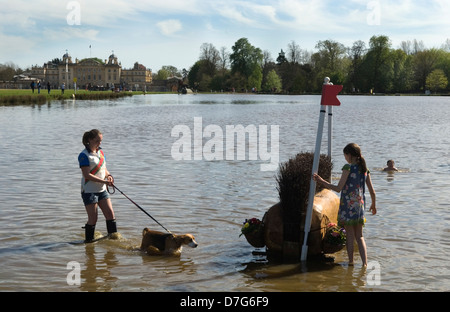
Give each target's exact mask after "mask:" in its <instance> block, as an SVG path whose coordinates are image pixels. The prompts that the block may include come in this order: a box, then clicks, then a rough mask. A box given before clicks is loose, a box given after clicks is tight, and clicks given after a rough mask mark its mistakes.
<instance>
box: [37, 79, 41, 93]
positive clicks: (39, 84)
mask: <svg viewBox="0 0 450 312" xmlns="http://www.w3.org/2000/svg"><path fill="white" fill-rule="evenodd" d="M37 88H38V94H41V82H40V81H38V83H37Z"/></svg>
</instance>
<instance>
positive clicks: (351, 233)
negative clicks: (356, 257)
mask: <svg viewBox="0 0 450 312" xmlns="http://www.w3.org/2000/svg"><path fill="white" fill-rule="evenodd" d="M344 228H345V232H346V233H347V242H346V245H347V255H348V264H349V265H353V241H354V240H355V229H354V226H345V227H344Z"/></svg>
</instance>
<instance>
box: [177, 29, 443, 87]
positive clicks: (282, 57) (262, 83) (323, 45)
mask: <svg viewBox="0 0 450 312" xmlns="http://www.w3.org/2000/svg"><path fill="white" fill-rule="evenodd" d="M315 48H316V49H317V51H316V52H309V51H307V50H303V49H301V48H300V46H299V45H298V44H297V43H296V42H295V41H292V42H291V43H289V44H288V46H287V50H286V51H283V50H282V49H281V51H280V53H279V54H278V57H277V58H276V60H274V59H273V58H272V57H271V55H270V53H269V52H268V51H262V50H261V49H260V48H258V47H255V46H253V45H252V44H251V43H250V42H249V40H248V39H247V38H240V39H239V40H237V41H236V42H235V44H234V45H233V46H232V48H231V49H232V51H231V52H228V51H227V49H226V48H225V47H222V48H220V49H217V48H216V47H215V46H214V45H213V44H211V43H204V44H202V45H201V47H200V56H199V59H198V61H196V62H195V64H194V65H192V67H191V68H190V69H189V70H183V72H182V73H179V74H180V75H182V76H183V78H184V82H185V83H186V84H187V85H188V86H189V87H191V88H193V89H195V90H198V91H217V92H220V91H236V92H240V91H247V92H248V91H251V90H253V91H258V92H270V93H289V94H302V93H316V92H320V91H321V88H322V84H323V79H324V77H330V78H331V81H332V82H333V83H334V84H342V85H344V91H345V92H347V93H352V92H353V93H370V92H374V93H422V92H425V91H427V90H429V91H431V92H444V93H447V92H449V91H450V86H449V84H448V77H449V75H450V40H449V39H447V41H446V43H444V44H443V45H442V47H441V48H431V49H426V48H425V47H424V44H423V42H422V41H417V40H414V41H403V42H402V43H401V45H400V47H399V48H396V49H394V48H392V46H391V42H390V39H389V37H387V36H384V35H381V36H372V37H371V38H370V40H369V43H368V45H366V43H365V42H363V41H361V40H358V41H355V42H354V43H353V45H352V46H351V47H346V46H344V45H343V44H341V43H339V42H337V41H334V40H324V41H318V42H317V44H316V47H315ZM172 69H173V68H172Z"/></svg>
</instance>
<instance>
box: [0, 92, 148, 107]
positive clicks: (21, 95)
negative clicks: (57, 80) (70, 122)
mask: <svg viewBox="0 0 450 312" xmlns="http://www.w3.org/2000/svg"><path fill="white" fill-rule="evenodd" d="M136 94H143V92H136V91H134V92H112V91H86V90H77V94H75V91H74V90H73V89H68V90H65V92H64V94H62V93H61V91H60V90H51V91H50V93H48V92H47V90H46V89H45V90H44V89H41V92H40V93H38V91H37V90H35V91H34V93H33V92H32V91H31V90H30V89H25V90H13V89H4V90H0V105H23V104H45V103H47V102H50V101H52V100H69V99H73V98H75V99H78V100H108V99H117V98H121V97H125V96H132V95H136Z"/></svg>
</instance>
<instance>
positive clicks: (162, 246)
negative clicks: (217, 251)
mask: <svg viewBox="0 0 450 312" xmlns="http://www.w3.org/2000/svg"><path fill="white" fill-rule="evenodd" d="M183 245H187V246H189V247H191V248H196V247H197V246H198V244H197V242H196V241H195V238H194V236H193V235H192V234H182V235H176V234H172V233H162V232H159V231H153V230H149V229H148V228H145V229H144V230H143V231H142V242H141V248H140V250H141V251H144V252H146V253H147V254H148V255H151V256H157V255H180V254H181V249H182V248H183Z"/></svg>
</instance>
